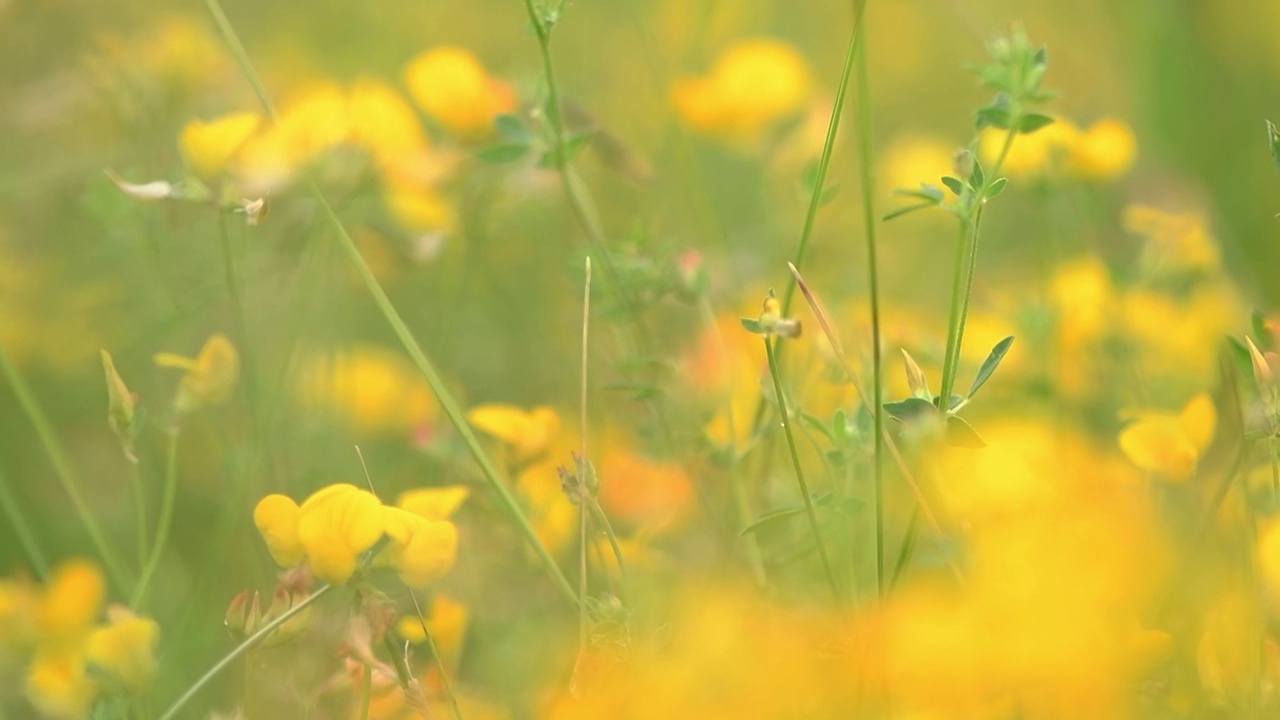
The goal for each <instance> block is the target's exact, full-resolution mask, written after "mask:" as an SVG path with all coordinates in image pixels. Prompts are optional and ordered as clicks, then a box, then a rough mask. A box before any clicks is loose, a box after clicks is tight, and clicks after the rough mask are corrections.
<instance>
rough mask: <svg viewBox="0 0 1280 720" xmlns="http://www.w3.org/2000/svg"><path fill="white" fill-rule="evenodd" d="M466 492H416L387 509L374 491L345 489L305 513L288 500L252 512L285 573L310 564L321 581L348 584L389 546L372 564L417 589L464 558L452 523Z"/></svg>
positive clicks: (312, 502)
mask: <svg viewBox="0 0 1280 720" xmlns="http://www.w3.org/2000/svg"><path fill="white" fill-rule="evenodd" d="M466 497H467V493H466V490H465V488H458V487H451V488H442V489H426V490H417V491H413V492H410V493H406V494H405V495H403V496H401V498H400V499H399V501H398V502H397V503H396V505H394V506H391V505H384V504H383V503H382V501H380V500H379V499H378V498H377V496H375V495H374V494H373V493H371V492H369V491H368V490H362V489H360V488H357V487H355V486H354V485H347V484H343V483H339V484H335V485H329V486H328V487H325V488H322V489H320V490H318V491H316V492H315V493H313V494H312V495H311V496H310V497H308V498H307V499H306V500H305V501H303V503H302V504H301V505H298V503H296V502H294V501H293V499H292V498H289V497H288V496H285V495H278V494H277V495H268V496H266V497H264V498H263V499H262V500H261V501H260V502H259V503H258V506H257V507H256V508H255V509H254V512H253V521H254V524H255V525H257V526H258V531H259V532H261V533H262V538H263V539H264V540H265V541H266V543H267V549H268V550H270V551H271V556H272V557H273V558H275V560H276V562H277V563H279V564H280V565H281V566H282V567H293V566H295V565H298V564H299V563H301V562H302V561H304V560H305V561H307V563H308V564H309V565H310V567H311V571H312V572H313V573H314V574H315V576H316V577H317V578H319V579H320V580H323V581H324V582H328V583H333V584H335V585H342V584H345V583H346V582H347V581H348V580H350V579H351V577H352V575H354V574H355V572H356V570H357V568H358V566H359V563H360V556H361V555H363V554H364V553H366V552H368V551H369V550H371V549H373V548H374V546H375V545H378V543H379V541H381V540H383V539H384V538H386V544H385V546H384V547H382V548H381V549H380V550H379V551H378V553H377V555H376V556H375V557H374V558H373V564H374V565H377V566H385V567H391V568H394V569H395V570H396V571H397V572H398V573H399V575H400V579H401V580H402V581H403V582H404V583H405V584H406V585H408V586H410V587H422V586H425V585H427V584H429V583H430V582H432V581H433V580H435V579H437V578H439V577H440V576H442V575H444V574H445V573H447V572H448V571H449V570H450V569H451V568H452V567H453V563H454V560H455V559H456V557H457V552H458V528H457V526H455V525H454V524H453V523H452V522H450V521H449V517H450V516H452V514H453V512H454V511H455V510H457V508H458V506H459V505H460V504H461V503H462V502H463V501H464V500H465V499H466Z"/></svg>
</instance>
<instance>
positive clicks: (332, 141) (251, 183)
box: [235, 82, 350, 193]
mask: <svg viewBox="0 0 1280 720" xmlns="http://www.w3.org/2000/svg"><path fill="white" fill-rule="evenodd" d="M348 109H349V98H348V93H347V92H346V91H345V89H344V88H342V87H341V86H339V85H337V84H335V83H329V82H323V83H315V84H311V85H308V86H307V87H305V88H303V89H302V90H300V91H298V92H297V93H296V94H294V95H293V96H292V97H290V98H288V99H287V100H286V101H285V102H284V103H283V104H282V105H281V108H280V115H279V120H278V121H277V122H276V123H275V124H274V125H273V126H271V127H269V128H267V129H266V130H265V131H264V132H262V133H259V134H258V135H255V136H254V137H252V138H250V139H249V140H248V142H246V143H245V144H244V146H243V147H241V148H240V151H239V152H238V153H237V156H236V161H235V171H236V176H237V178H238V179H239V180H240V182H241V183H242V184H244V185H245V186H246V187H247V188H249V189H251V190H252V192H255V193H262V192H267V191H269V190H272V189H275V188H278V187H280V186H282V185H284V184H286V183H288V182H289V181H290V180H291V179H292V178H293V176H294V174H295V173H297V171H298V170H299V169H300V168H302V167H303V166H304V165H306V164H307V163H309V162H311V161H312V160H313V159H315V158H316V157H317V156H318V155H320V154H321V153H323V152H324V151H326V150H328V149H330V148H332V147H335V146H337V145H339V144H341V143H342V142H344V141H345V140H347V137H348V135H349V130H350V116H349V112H348Z"/></svg>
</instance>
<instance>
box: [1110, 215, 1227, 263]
mask: <svg viewBox="0 0 1280 720" xmlns="http://www.w3.org/2000/svg"><path fill="white" fill-rule="evenodd" d="M1124 229H1125V230H1127V231H1128V232H1131V233H1133V234H1135V235H1142V236H1143V237H1145V238H1147V247H1146V248H1145V254H1146V256H1147V257H1146V260H1147V262H1149V263H1150V264H1152V265H1154V266H1156V267H1159V268H1161V269H1171V270H1191V271H1195V270H1212V269H1214V268H1217V267H1219V266H1220V265H1221V263H1222V259H1221V253H1220V251H1219V250H1218V243H1217V241H1216V240H1215V239H1214V238H1213V236H1212V235H1210V234H1209V229H1208V223H1206V221H1205V218H1204V216H1202V215H1201V214H1200V213H1197V212H1186V213H1174V212H1167V211H1164V210H1161V209H1159V208H1155V207H1151V206H1149V205H1130V206H1129V207H1126V208H1125V210H1124Z"/></svg>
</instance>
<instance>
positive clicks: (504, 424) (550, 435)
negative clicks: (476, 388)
mask: <svg viewBox="0 0 1280 720" xmlns="http://www.w3.org/2000/svg"><path fill="white" fill-rule="evenodd" d="M467 422H469V423H471V424H472V425H474V426H475V427H476V428H478V429H479V430H482V431H484V432H486V433H489V434H490V435H492V436H494V437H496V438H498V439H499V440H502V441H503V442H504V443H506V444H507V446H508V447H509V448H510V449H511V454H512V457H513V460H514V462H516V463H525V462H529V461H530V460H534V459H536V458H537V457H539V456H541V455H543V454H545V453H546V451H547V449H548V447H550V444H551V442H552V441H553V440H554V439H555V437H556V435H557V434H558V433H559V432H560V415H559V413H557V412H556V411H555V410H553V409H551V408H549V407H536V408H534V409H533V410H530V411H528V412H526V411H524V410H521V409H520V408H517V407H513V406H511V405H480V406H478V407H475V408H472V410H471V412H469V413H467Z"/></svg>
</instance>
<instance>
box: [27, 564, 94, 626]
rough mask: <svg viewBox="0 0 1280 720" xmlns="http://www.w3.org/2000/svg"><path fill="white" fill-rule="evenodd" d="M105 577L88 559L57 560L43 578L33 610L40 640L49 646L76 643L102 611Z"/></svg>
mask: <svg viewBox="0 0 1280 720" xmlns="http://www.w3.org/2000/svg"><path fill="white" fill-rule="evenodd" d="M106 596H107V581H106V578H105V577H103V574H102V570H101V569H100V568H99V567H98V566H97V565H95V564H93V563H91V562H89V561H88V560H81V559H73V560H67V561H65V562H62V563H60V564H59V565H58V566H57V567H55V568H54V569H53V573H52V574H51V575H50V576H49V579H48V580H47V581H46V582H45V588H44V593H43V594H42V595H41V597H40V601H39V609H38V611H37V614H36V626H37V628H38V632H39V636H40V642H41V644H43V645H46V646H50V647H67V646H74V645H77V644H79V643H80V642H81V641H82V640H83V638H84V636H85V635H86V634H87V633H88V632H89V629H90V628H91V627H92V626H93V623H94V622H95V621H96V620H97V618H98V613H100V612H102V604H103V602H105V600H106Z"/></svg>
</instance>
